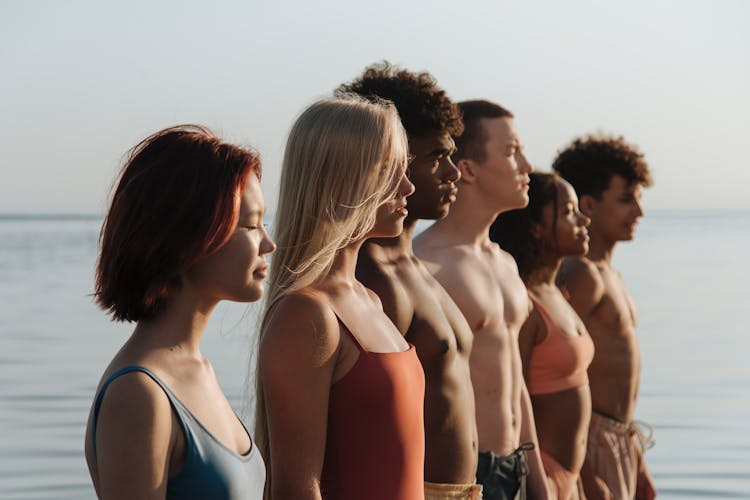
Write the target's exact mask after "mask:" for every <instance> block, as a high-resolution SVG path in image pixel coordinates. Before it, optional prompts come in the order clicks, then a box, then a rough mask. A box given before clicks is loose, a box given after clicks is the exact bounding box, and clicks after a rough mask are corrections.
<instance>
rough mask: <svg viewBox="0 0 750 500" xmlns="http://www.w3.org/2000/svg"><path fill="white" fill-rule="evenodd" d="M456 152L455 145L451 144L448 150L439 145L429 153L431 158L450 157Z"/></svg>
mask: <svg viewBox="0 0 750 500" xmlns="http://www.w3.org/2000/svg"><path fill="white" fill-rule="evenodd" d="M456 151H458V149H456V145H455V143H454V144H451V147H450V148H447V147H445V146H443V145H442V144H441V145H439V146H437V147H436V148H435V149H433V150H432V151H430V155H432V156H450V155H452V154H454V153H455V152H456Z"/></svg>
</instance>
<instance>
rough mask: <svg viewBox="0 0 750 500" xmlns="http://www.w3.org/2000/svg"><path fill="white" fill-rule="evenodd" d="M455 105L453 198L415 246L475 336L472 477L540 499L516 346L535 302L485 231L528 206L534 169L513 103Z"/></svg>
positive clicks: (509, 494) (496, 491)
mask: <svg viewBox="0 0 750 500" xmlns="http://www.w3.org/2000/svg"><path fill="white" fill-rule="evenodd" d="M459 106H460V108H461V111H462V114H463V121H464V127H465V130H464V133H463V134H462V135H461V136H458V137H455V141H456V145H457V148H458V149H457V152H456V153H455V154H454V155H453V160H454V161H455V162H456V165H457V167H458V168H459V170H460V172H461V180H460V182H459V185H458V194H457V200H456V203H454V205H453V207H452V208H451V211H450V213H449V214H448V216H447V217H445V218H443V219H440V220H438V221H436V222H435V224H433V225H432V226H431V227H429V228H428V229H426V230H425V231H424V232H423V233H422V234H420V235H419V237H417V238H416V239H415V241H414V247H415V250H416V252H417V255H418V256H419V257H420V258H421V259H422V261H423V262H424V263H425V265H426V266H427V267H428V269H429V270H430V272H431V273H432V274H433V275H434V276H435V277H436V278H437V280H438V281H439V282H440V283H441V284H442V285H443V286H444V287H445V289H446V290H447V291H448V294H449V295H450V296H451V297H453V300H455V302H456V304H457V305H458V307H459V308H460V309H461V311H462V312H463V314H464V317H465V318H466V319H467V321H468V322H469V325H470V326H471V329H472V332H473V334H474V335H473V337H474V346H473V349H472V353H471V360H470V366H471V378H472V382H473V385H474V397H475V399H476V408H477V409H476V413H477V431H478V441H479V452H480V453H479V460H478V464H477V482H478V483H480V484H482V486H483V490H484V497H485V498H489V499H514V498H526V497H527V496H528V498H532V499H544V498H547V496H548V495H549V492H548V490H547V484H546V477H545V474H544V469H543V467H542V461H541V457H540V455H539V450H538V442H537V438H536V429H535V426H534V415H533V410H532V408H531V401H530V399H529V394H528V391H527V389H526V384H525V382H524V377H523V372H522V364H521V357H520V352H519V349H518V334H519V331H520V329H521V326H522V325H523V323H524V321H526V318H528V316H529V312H530V311H531V303H530V301H529V297H528V295H527V293H526V287H525V286H524V284H523V281H521V278H520V276H519V275H518V267H517V266H516V263H515V261H514V259H513V257H512V256H511V255H510V254H508V253H507V252H504V251H503V250H501V249H500V247H499V246H498V245H497V244H496V243H493V242H492V241H490V239H489V228H490V225H491V224H492V222H493V221H494V220H495V218H496V217H497V216H498V214H500V213H502V212H505V211H508V210H513V209H517V208H522V207H525V206H526V205H527V204H528V202H529V198H528V186H529V173H530V172H531V171H532V167H531V165H530V164H529V162H528V161H527V159H526V156H525V155H524V150H523V143H522V141H521V138H520V136H519V134H518V131H517V130H516V127H515V124H514V121H513V114H512V113H511V112H510V111H508V110H507V109H505V108H503V107H502V106H499V105H497V104H495V103H492V102H489V101H484V100H476V101H465V102H461V103H459Z"/></svg>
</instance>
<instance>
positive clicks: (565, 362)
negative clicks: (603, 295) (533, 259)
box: [528, 298, 594, 394]
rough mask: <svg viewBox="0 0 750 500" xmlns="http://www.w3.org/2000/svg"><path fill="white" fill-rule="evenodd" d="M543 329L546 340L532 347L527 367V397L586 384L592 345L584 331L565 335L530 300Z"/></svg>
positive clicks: (592, 350) (539, 307) (592, 352)
mask: <svg viewBox="0 0 750 500" xmlns="http://www.w3.org/2000/svg"><path fill="white" fill-rule="evenodd" d="M531 301H532V302H533V303H534V307H536V309H537V310H538V311H539V314H541V316H542V318H543V319H544V324H545V326H546V327H547V337H546V338H545V339H544V340H543V341H541V342H540V343H539V344H537V345H536V346H534V349H533V350H532V351H531V364H530V366H529V384H528V389H529V394H549V393H553V392H561V391H564V390H566V389H571V388H573V387H580V386H582V385H586V384H588V383H589V378H588V373H587V372H586V370H587V369H588V367H589V365H590V364H591V360H593V359H594V342H593V341H592V340H591V336H590V335H589V333H588V332H587V331H584V333H583V334H582V335H568V334H567V333H565V332H564V331H563V330H562V329H561V328H560V327H559V326H557V325H556V324H555V323H553V322H552V320H551V318H550V317H549V315H548V314H547V311H545V310H544V308H543V307H542V306H541V305H540V304H539V302H537V301H536V300H534V299H533V298H532V299H531Z"/></svg>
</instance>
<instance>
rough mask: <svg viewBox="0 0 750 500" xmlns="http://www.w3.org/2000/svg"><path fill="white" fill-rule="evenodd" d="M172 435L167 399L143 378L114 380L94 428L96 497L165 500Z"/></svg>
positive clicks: (152, 382) (125, 377)
mask: <svg viewBox="0 0 750 500" xmlns="http://www.w3.org/2000/svg"><path fill="white" fill-rule="evenodd" d="M174 431H175V429H174V428H173V417H172V408H171V406H170V404H169V399H168V398H167V395H166V394H164V391H163V390H162V389H161V388H160V387H159V386H158V385H157V384H156V383H155V382H154V381H153V380H151V379H150V378H149V377H148V376H147V375H145V374H141V373H129V374H125V375H122V376H121V377H119V378H117V379H116V380H114V381H113V382H112V383H111V384H110V386H109V387H108V388H107V392H106V393H105V394H104V398H103V400H102V405H101V407H100V411H99V418H98V422H97V427H96V468H97V476H98V488H97V490H98V493H99V496H100V498H103V499H106V500H110V499H131V498H144V499H164V498H166V494H167V478H168V476H169V463H170V456H171V454H172V450H173V447H174V437H173V434H174Z"/></svg>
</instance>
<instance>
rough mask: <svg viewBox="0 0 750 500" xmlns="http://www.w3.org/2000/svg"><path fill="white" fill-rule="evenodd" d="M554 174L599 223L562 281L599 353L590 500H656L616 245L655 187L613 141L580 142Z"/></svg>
mask: <svg viewBox="0 0 750 500" xmlns="http://www.w3.org/2000/svg"><path fill="white" fill-rule="evenodd" d="M552 168H553V169H554V170H555V171H556V172H557V173H559V174H560V175H561V176H562V177H563V178H565V180H567V181H568V182H570V184H571V185H572V186H573V188H575V190H576V192H577V193H578V198H579V205H580V210H581V212H583V213H584V214H586V215H587V216H588V217H589V218H590V219H591V224H590V225H589V227H588V230H589V236H590V243H589V251H588V254H587V255H586V256H585V257H571V258H568V259H566V260H565V261H564V262H563V265H562V268H561V270H560V273H559V274H558V281H559V285H560V287H561V288H562V289H563V291H564V292H565V293H566V294H567V295H568V300H569V301H570V303H571V305H572V306H573V308H574V309H575V310H576V312H577V313H578V314H579V315H580V316H581V319H583V321H584V323H585V324H586V328H588V331H589V333H590V334H591V338H592V339H593V341H594V346H595V349H596V353H595V354H594V360H593V362H592V363H591V365H590V366H589V370H588V372H589V385H590V387H591V399H592V409H593V413H592V416H591V426H590V428H589V439H588V445H587V446H588V449H587V452H586V462H585V463H584V466H583V469H582V470H581V479H582V481H583V486H584V490H585V493H586V497H587V498H588V499H589V500H596V499H600V498H614V499H615V500H619V499H632V498H637V499H652V498H654V497H655V496H656V490H655V487H654V484H653V480H652V479H651V476H650V474H649V473H648V470H647V468H646V464H645V462H644V460H643V451H644V449H646V448H648V447H650V446H652V442H651V440H650V438H649V437H645V436H644V434H643V432H642V431H641V429H640V428H639V427H638V425H637V424H635V423H634V422H633V414H634V412H635V405H636V399H637V397H638V386H639V383H640V366H641V357H640V352H639V349H638V342H637V339H636V333H635V326H636V313H635V307H634V305H633V301H632V299H631V297H630V295H629V294H628V293H627V290H626V289H625V284H624V282H623V280H622V277H621V276H620V274H619V273H617V271H615V270H614V269H613V268H612V253H613V251H614V247H615V245H616V244H617V243H618V242H620V241H628V240H632V239H633V236H634V232H635V227H636V225H637V223H638V220H639V219H640V218H641V217H642V216H643V208H642V206H641V188H643V187H648V186H650V185H651V182H652V181H651V174H650V173H649V168H648V165H647V163H646V161H645V160H644V157H643V154H642V153H640V152H639V151H638V150H637V149H636V148H635V147H634V146H632V145H630V144H628V143H627V142H625V140H624V139H623V138H622V137H607V136H587V137H584V138H577V139H575V140H574V141H573V142H572V143H571V144H570V145H569V146H568V147H566V148H565V149H564V150H562V151H561V152H559V153H558V155H557V158H556V159H555V161H554V163H553V165H552Z"/></svg>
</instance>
